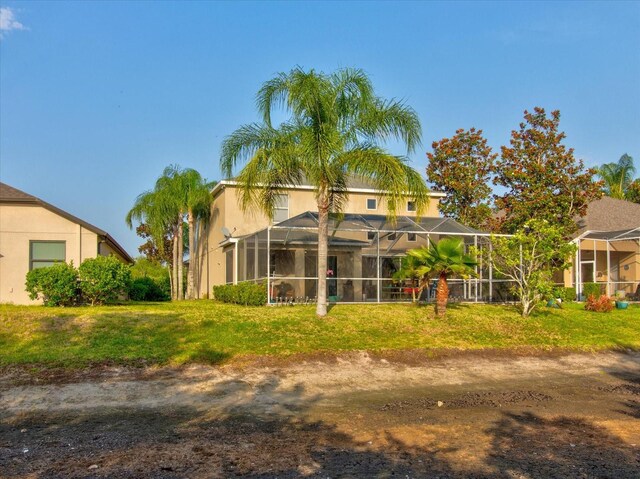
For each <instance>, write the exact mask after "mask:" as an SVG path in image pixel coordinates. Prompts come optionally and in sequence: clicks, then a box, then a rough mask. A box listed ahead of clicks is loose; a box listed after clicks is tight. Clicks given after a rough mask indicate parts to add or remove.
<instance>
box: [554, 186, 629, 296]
mask: <svg viewBox="0 0 640 479" xmlns="http://www.w3.org/2000/svg"><path fill="white" fill-rule="evenodd" d="M579 226H580V231H579V233H578V236H577V237H576V238H575V240H574V241H575V243H576V244H577V245H578V247H579V248H578V251H577V253H576V256H575V258H574V261H573V266H572V268H571V269H570V270H568V271H567V272H566V273H565V284H566V285H567V286H575V287H576V289H577V292H578V294H579V295H580V293H581V292H582V289H583V287H584V284H585V283H598V284H599V285H600V290H601V292H602V293H603V294H607V295H609V296H612V295H614V294H616V293H617V292H620V293H624V294H626V295H627V296H629V297H631V299H633V300H636V301H640V204H636V203H632V202H630V201H624V200H618V199H614V198H609V197H603V198H601V199H599V200H597V201H594V202H592V203H591V204H590V205H589V207H588V209H587V214H586V215H585V216H584V217H583V218H582V219H581V220H580V223H579Z"/></svg>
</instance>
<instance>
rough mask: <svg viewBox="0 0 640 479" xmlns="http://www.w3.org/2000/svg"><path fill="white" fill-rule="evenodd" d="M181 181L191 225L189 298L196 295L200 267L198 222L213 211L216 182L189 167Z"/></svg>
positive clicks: (188, 220)
mask: <svg viewBox="0 0 640 479" xmlns="http://www.w3.org/2000/svg"><path fill="white" fill-rule="evenodd" d="M179 176H180V181H181V184H180V186H181V190H180V193H181V203H182V205H183V208H184V209H185V210H186V212H187V223H188V225H189V271H188V273H187V298H189V299H193V298H194V297H195V288H194V285H195V281H194V278H195V275H196V272H197V267H198V248H197V242H196V229H197V228H196V223H197V222H198V221H203V222H205V223H206V222H207V221H208V219H209V215H210V213H211V202H212V201H213V198H212V196H211V189H212V188H213V187H214V186H215V182H210V183H208V182H207V181H206V180H205V179H204V178H202V176H201V175H200V173H198V172H197V171H196V170H194V169H191V168H187V169H185V170H182V171H181V172H180V174H179Z"/></svg>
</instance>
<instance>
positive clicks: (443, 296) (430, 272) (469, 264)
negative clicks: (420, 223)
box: [407, 238, 478, 317]
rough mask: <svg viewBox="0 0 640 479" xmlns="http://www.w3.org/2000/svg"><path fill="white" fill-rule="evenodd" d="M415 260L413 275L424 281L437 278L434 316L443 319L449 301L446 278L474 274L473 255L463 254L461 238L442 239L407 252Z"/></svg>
mask: <svg viewBox="0 0 640 479" xmlns="http://www.w3.org/2000/svg"><path fill="white" fill-rule="evenodd" d="M407 255H408V256H412V257H413V258H415V260H416V262H417V263H418V264H417V265H414V268H415V274H418V275H419V276H421V277H422V278H423V281H424V279H431V278H436V277H437V278H438V286H437V287H436V316H437V317H444V316H445V314H446V312H447V302H448V300H449V285H448V282H447V280H448V278H449V277H450V276H452V275H458V276H460V277H462V278H468V277H470V276H473V275H474V274H475V267H476V266H477V264H478V263H477V261H476V259H475V257H474V255H471V254H465V251H464V241H463V240H462V239H461V238H442V239H441V240H440V241H438V242H437V243H434V242H433V241H431V246H430V247H428V248H426V247H422V248H416V249H412V250H409V251H408V252H407Z"/></svg>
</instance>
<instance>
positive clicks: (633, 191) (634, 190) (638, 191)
mask: <svg viewBox="0 0 640 479" xmlns="http://www.w3.org/2000/svg"><path fill="white" fill-rule="evenodd" d="M626 198H627V200H629V201H633V202H634V203H639V204H640V178H636V179H635V180H633V181H632V182H631V184H630V185H629V187H628V188H627V191H626Z"/></svg>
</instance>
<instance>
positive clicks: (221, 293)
mask: <svg viewBox="0 0 640 479" xmlns="http://www.w3.org/2000/svg"><path fill="white" fill-rule="evenodd" d="M213 297H214V299H216V300H218V301H221V302H223V303H233V304H241V305H244V306H264V305H265V304H267V287H266V285H264V284H262V283H249V282H245V283H239V284H223V285H220V286H214V287H213Z"/></svg>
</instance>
